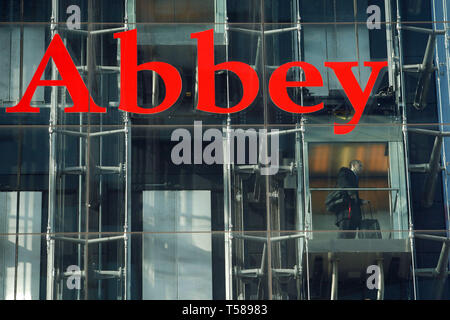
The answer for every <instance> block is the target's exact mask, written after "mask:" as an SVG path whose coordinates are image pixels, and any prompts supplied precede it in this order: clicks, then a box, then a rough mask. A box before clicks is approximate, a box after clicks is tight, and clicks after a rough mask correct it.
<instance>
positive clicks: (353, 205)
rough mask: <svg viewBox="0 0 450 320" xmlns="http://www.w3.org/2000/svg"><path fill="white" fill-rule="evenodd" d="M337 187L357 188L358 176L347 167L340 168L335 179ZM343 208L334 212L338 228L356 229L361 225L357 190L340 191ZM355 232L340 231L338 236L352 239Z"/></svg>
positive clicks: (359, 201)
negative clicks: (343, 203)
mask: <svg viewBox="0 0 450 320" xmlns="http://www.w3.org/2000/svg"><path fill="white" fill-rule="evenodd" d="M337 180H338V181H337V187H338V188H358V177H357V176H356V174H355V173H354V172H353V171H352V170H350V169H349V168H345V167H343V168H341V169H340V170H339V174H338V179H337ZM342 196H343V197H344V199H345V200H346V201H345V203H346V205H345V208H344V209H343V210H340V211H338V212H336V225H337V226H338V227H339V229H340V230H356V229H359V227H360V225H361V219H362V217H361V200H360V199H359V194H358V191H356V190H355V191H342ZM355 236H356V232H340V233H339V236H338V237H339V238H349V239H353V238H355Z"/></svg>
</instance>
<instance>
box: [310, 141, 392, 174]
mask: <svg viewBox="0 0 450 320" xmlns="http://www.w3.org/2000/svg"><path fill="white" fill-rule="evenodd" d="M386 149H387V145H386V143H328V144H324V143H311V144H310V145H309V151H308V153H309V157H308V158H309V174H310V177H313V178H314V177H330V176H337V174H338V172H339V169H340V168H341V167H348V165H349V162H350V161H351V160H354V159H356V160H361V161H362V163H363V167H364V170H363V172H362V176H366V177H375V176H378V177H379V176H387V172H388V164H389V161H388V152H387V150H386Z"/></svg>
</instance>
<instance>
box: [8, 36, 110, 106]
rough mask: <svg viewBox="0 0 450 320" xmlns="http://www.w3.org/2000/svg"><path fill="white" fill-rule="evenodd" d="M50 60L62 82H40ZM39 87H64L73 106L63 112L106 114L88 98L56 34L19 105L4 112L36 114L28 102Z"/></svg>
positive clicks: (67, 53)
mask: <svg viewBox="0 0 450 320" xmlns="http://www.w3.org/2000/svg"><path fill="white" fill-rule="evenodd" d="M50 58H52V59H53V62H54V63H55V66H56V68H58V71H59V74H60V75H61V79H62V80H41V77H42V74H43V73H44V71H45V67H46V66H47V64H48V61H49V60H50ZM39 86H61V87H66V88H67V91H69V94H70V97H71V98H72V101H73V106H72V107H68V108H65V109H64V112H71V113H73V112H106V109H105V108H102V107H99V106H98V105H96V104H95V102H94V100H93V99H92V98H91V97H90V96H89V91H88V89H87V88H86V86H85V85H84V83H83V80H82V79H81V76H80V74H79V73H78V71H77V68H76V67H75V65H74V63H73V61H72V59H71V57H70V54H69V52H67V49H66V47H65V46H64V43H63V41H62V40H61V37H60V36H59V35H58V34H56V35H55V36H54V37H53V40H52V42H50V45H49V46H48V49H47V51H46V52H45V54H44V57H43V58H42V60H41V62H40V63H39V66H38V67H37V70H36V72H35V73H34V75H33V78H32V79H31V82H30V84H29V85H28V88H27V90H26V91H25V94H24V95H23V97H22V99H21V100H20V101H19V103H18V104H17V105H15V106H13V107H10V108H6V112H24V113H37V112H39V108H36V107H31V105H30V102H31V99H32V98H33V94H34V92H35V91H36V88H37V87H39Z"/></svg>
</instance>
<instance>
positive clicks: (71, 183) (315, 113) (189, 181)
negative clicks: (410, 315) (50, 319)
mask: <svg viewBox="0 0 450 320" xmlns="http://www.w3.org/2000/svg"><path fill="white" fill-rule="evenodd" d="M448 14H450V11H449V9H448V8H447V6H446V1H445V0H411V1H408V4H406V2H405V1H400V0H358V1H356V0H341V1H332V0H316V1H310V0H283V1H280V0H248V1H236V0H120V1H112V2H111V1H106V0H70V1H69V0H41V1H31V0H0V147H1V150H3V152H2V157H1V160H0V164H1V165H0V206H1V208H2V210H0V221H1V223H0V228H1V231H0V249H1V254H2V259H0V299H7V300H13V299H17V300H22V299H42V300H43V299H48V300H84V299H94V300H95V299H108V300H115V299H117V300H144V299H158V300H160V299H170V300H175V299H182V300H191V299H193V300H196V299H206V300H209V299H214V300H215V299H220V300H223V299H230V300H260V299H271V300H272V299H273V300H312V299H317V300H327V299H332V300H337V299H344V300H346V299H357V300H364V299H371V300H372V299H373V300H376V299H378V300H383V299H401V300H421V299H449V298H450V287H449V281H448V279H447V278H448V272H449V269H448V265H449V250H450V247H449V246H448V243H449V234H448V231H449V225H448V221H449V211H448V210H449V209H448V208H449V205H448V201H449V192H450V190H449V189H448V188H449V186H448V178H447V165H448V162H447V161H446V159H447V158H446V156H447V152H448V151H447V150H450V149H449V147H450V145H448V141H447V140H446V137H447V136H448V135H450V134H449V133H448V132H450V128H448V123H449V121H447V120H450V115H449V114H448V111H446V109H447V107H448V103H449V101H450V90H449V88H450V86H449V83H450V77H449V74H450V73H449V71H450V69H449V68H450V66H449V65H448V62H447V61H448V59H447V58H448V57H449V56H450V51H449V47H448V39H449V36H450V34H448V25H447V23H446V21H448V20H449V19H447V15H448ZM132 30H136V32H137V38H136V48H132V51H131V52H133V51H134V50H135V53H136V55H137V64H138V65H141V66H142V70H140V71H139V72H137V75H136V74H134V77H137V100H136V101H137V105H138V106H139V107H140V108H141V110H142V113H136V112H126V111H124V110H123V103H122V99H123V98H124V95H125V94H126V93H124V87H126V88H129V87H128V85H130V84H129V83H128V82H127V81H123V80H121V75H123V74H124V69H123V66H124V64H125V62H126V61H130V60H132V59H134V58H135V57H132V56H124V55H123V53H124V52H126V51H125V49H124V45H123V43H124V41H125V40H124V38H123V37H124V32H126V31H132ZM208 30H211V33H208V35H212V36H213V41H212V47H211V48H209V49H211V50H209V51H207V50H206V49H207V48H206V45H205V46H204V47H203V48H204V50H205V52H207V54H206V55H205V54H203V55H202V58H200V57H199V56H200V54H199V50H198V48H199V46H200V43H205V42H204V39H205V37H206V35H207V33H205V31H208ZM202 32H203V33H202ZM120 35H122V37H121V38H120V40H119V36H120ZM57 37H60V38H61V40H62V43H63V44H64V47H65V48H66V50H67V52H68V54H69V55H70V58H71V60H72V62H73V64H74V65H75V66H76V70H77V73H78V74H79V75H80V77H81V79H82V80H83V83H84V85H85V86H86V88H87V90H88V91H89V94H90V96H91V97H92V100H91V99H90V98H89V96H87V95H82V94H80V95H77V96H74V95H73V92H69V88H70V86H71V85H72V83H67V82H65V83H64V85H55V84H56V82H52V83H50V82H47V84H48V85H45V86H44V85H39V86H38V87H37V89H36V90H35V92H34V93H32V98H31V102H30V105H31V106H32V107H33V108H39V112H35V113H12V112H9V111H7V110H12V109H8V108H12V107H14V106H16V105H17V104H18V103H19V101H21V99H22V98H23V97H24V95H26V93H27V92H28V90H29V88H30V87H29V85H30V83H31V82H32V79H33V76H34V75H35V74H36V73H37V72H38V70H39V65H40V63H41V60H42V58H43V57H44V54H46V52H48V51H47V49H48V48H49V46H50V44H51V43H52V44H53V43H54V42H53V41H54V39H56V38H57ZM58 50H59V51H58V54H62V53H61V52H62V51H63V50H61V48H59V49H58ZM208 59H210V60H208ZM211 59H212V60H211ZM206 60H208V61H214V65H216V66H217V65H219V64H220V65H219V66H217V68H216V70H215V72H214V71H211V72H214V75H213V76H212V77H207V73H208V71H205V70H206V69H207V68H206V67H205V64H206ZM149 62H162V63H166V64H170V65H171V66H172V67H173V68H175V69H176V70H177V72H178V73H179V76H180V79H181V86H180V88H179V89H180V90H179V96H178V98H176V99H175V100H174V103H173V105H172V106H171V107H169V108H166V109H165V110H162V111H161V112H158V113H153V114H151V113H150V112H151V111H152V109H155V108H158V106H161V105H163V104H164V102H165V101H166V98H167V97H169V96H170V94H171V93H173V92H175V91H176V90H177V89H176V88H177V84H176V83H175V82H167V81H166V79H165V75H163V74H161V72H157V71H155V70H153V69H151V67H149V65H145V66H143V64H144V63H149ZM236 62H238V63H240V64H239V67H236V65H237V64H232V63H236ZM292 62H306V63H307V64H303V65H302V66H303V67H299V65H296V66H294V67H292V68H288V69H286V74H283V75H282V77H278V78H276V75H277V72H279V71H280V66H283V65H286V64H288V63H292ZM345 62H347V63H348V62H351V63H352V68H351V72H352V74H351V75H349V74H347V76H346V77H345V76H343V72H345V70H344V71H343V70H342V68H341V69H339V68H340V67H339V66H343V64H344V63H345ZM368 62H369V63H368ZM383 62H386V65H387V67H383V68H381V69H380V70H379V73H377V72H375V69H376V66H375V64H376V63H380V64H381V63H383ZM230 63H231V64H230ZM333 63H335V64H333ZM243 64H245V65H243ZM121 66H122V68H121ZM153 66H155V65H153ZM225 66H228V69H227V67H225ZM308 66H312V69H311V68H310V69H308ZM333 66H334V67H333ZM65 67H66V66H64V65H61V64H59V65H58V63H57V61H56V60H55V59H53V60H52V59H50V61H49V63H48V64H47V65H46V66H45V70H44V71H43V72H42V76H41V77H40V78H39V79H41V80H51V81H58V80H63V78H62V72H61V70H62V68H65ZM339 70H340V71H339ZM249 75H252V77H250V76H249ZM314 75H315V77H314V78H315V79H320V81H318V80H317V81H312V80H311V78H312V77H313V76H314ZM247 76H249V78H248V79H250V80H243V79H244V77H247ZM344 78H346V79H347V80H345V79H344ZM39 79H38V78H36V80H39ZM245 79H247V78H245ZM273 79H275V80H276V79H279V80H280V81H281V80H283V81H284V82H286V83H288V85H286V86H285V87H283V86H281V90H280V87H279V86H275V85H276V84H277V83H276V81H275V80H274V81H272V80H273ZM343 79H344V80H343ZM131 82H132V81H131ZM295 82H297V83H296V84H295ZM301 82H304V83H308V84H309V85H305V86H304V87H303V86H301ZM289 83H290V84H289ZM206 85H208V86H209V87H208V88H209V89H210V90H209V94H210V97H212V98H210V99H209V100H208V101H206V100H205V99H207V98H205V95H206V94H207V92H206V91H208V90H207V89H206ZM130 86H131V85H130ZM252 88H253V91H251V90H252ZM283 90H284V91H283ZM281 91H283V92H281ZM250 92H254V95H253V96H252V93H250ZM131 95H133V93H132V94H131ZM280 96H283V97H284V98H285V99H284V100H283V101H282V102H281V103H280V100H279V98H277V97H280ZM363 96H364V97H365V98H364V99H362V98H361V97H363ZM249 97H250V98H249ZM358 97H359V98H358ZM246 98H247V100H246ZM251 98H253V99H251ZM83 99H84V100H83ZM358 99H359V100H361V99H362V100H364V101H365V103H363V105H362V106H363V109H362V110H360V111H361V112H359V111H358V110H357V109H358V108H357V107H356V105H357V104H358V102H357V100H358ZM244 100H246V101H248V103H247V106H246V107H245V108H243V109H242V110H240V111H239V112H233V113H226V112H222V113H219V112H205V111H202V110H199V109H200V108H198V106H200V105H203V106H204V105H207V106H208V107H214V108H216V111H217V110H222V111H224V110H225V111H226V109H227V108H233V107H235V106H236V105H239V104H240V103H241V102H242V101H244ZM80 101H81V104H82V105H85V106H88V107H89V110H91V111H92V110H94V111H95V104H96V105H98V106H101V107H104V108H106V112H105V113H97V112H84V113H80V112H76V113H70V112H67V111H68V108H69V107H71V106H73V105H74V104H76V103H80ZM364 101H363V102H364ZM289 103H290V104H289ZM359 103H360V104H361V102H359ZM293 105H294V107H293ZM301 106H304V107H301ZM313 106H316V108H315V109H312V108H314V107H313ZM289 107H291V109H290V110H291V111H287V110H289ZM35 110H37V109H35ZM65 110H66V112H65ZM292 110H296V111H297V112H293V111H292ZM302 112H303V113H302ZM358 113H359V115H360V116H361V117H360V119H359V120H358V121H356V120H357V117H358ZM447 118H449V119H447ZM352 121H356V123H357V125H353V126H350V127H346V126H345V125H346V124H348V123H350V124H352ZM345 128H347V130H346V134H342V133H344V132H343V130H345ZM352 160H359V162H354V161H352ZM356 163H360V164H362V171H360V172H357V169H355V168H356V166H357V164H356ZM344 167H347V168H348V169H342V168H344ZM350 169H352V170H350ZM343 170H344V171H345V170H347V172H348V174H349V175H350V176H351V177H354V179H356V180H355V181H356V182H355V183H353V184H346V185H344V184H342V183H341V182H342V181H341V178H342V176H341V173H342V172H343ZM355 170H356V171H355ZM347 178H348V176H347V177H346V178H345V179H347ZM342 179H344V178H342ZM349 179H350V178H349ZM351 179H353V178H351ZM333 192H334V193H335V194H339V195H340V196H341V197H343V198H342V199H340V200H342V201H343V202H342V203H343V204H342V203H341V204H339V209H333V208H331V207H330V206H329V203H328V199H329V198H330V194H333ZM347 196H348V197H349V198H346V197H347ZM358 216H359V220H358V219H357V217H358ZM355 217H356V218H355Z"/></svg>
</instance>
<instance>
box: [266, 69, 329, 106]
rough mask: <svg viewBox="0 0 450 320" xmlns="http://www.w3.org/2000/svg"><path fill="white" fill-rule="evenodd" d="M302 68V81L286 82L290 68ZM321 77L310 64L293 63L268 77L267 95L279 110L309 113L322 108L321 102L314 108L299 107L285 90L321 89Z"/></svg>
mask: <svg viewBox="0 0 450 320" xmlns="http://www.w3.org/2000/svg"><path fill="white" fill-rule="evenodd" d="M292 67H299V68H302V69H303V71H304V73H305V80H304V81H286V75H287V72H288V71H289V69H290V68H292ZM321 86H323V81H322V76H321V75H320V72H319V70H317V69H316V68H315V67H314V66H313V65H312V64H310V63H307V62H302V61H294V62H289V63H285V64H283V65H281V66H280V67H278V68H277V69H276V70H275V71H274V72H273V74H272V76H271V77H270V81H269V94H270V98H271V99H272V101H273V103H275V105H276V106H277V107H278V108H280V109H281V110H284V111H287V112H292V113H311V112H316V111H318V110H320V109H322V108H323V106H324V105H323V102H322V103H319V104H317V105H314V106H309V107H305V106H300V105H298V104H296V103H294V102H292V100H291V98H290V97H289V95H288V93H287V90H286V88H288V87H321Z"/></svg>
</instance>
